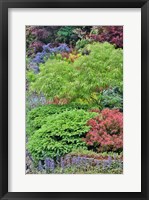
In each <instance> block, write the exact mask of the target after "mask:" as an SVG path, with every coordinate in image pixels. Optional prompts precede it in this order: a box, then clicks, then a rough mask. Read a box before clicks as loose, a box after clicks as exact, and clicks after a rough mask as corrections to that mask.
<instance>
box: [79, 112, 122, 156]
mask: <svg viewBox="0 0 149 200" xmlns="http://www.w3.org/2000/svg"><path fill="white" fill-rule="evenodd" d="M94 112H95V111H94ZM96 112H98V113H99V115H98V116H97V117H95V118H93V119H90V120H89V121H88V123H87V124H88V125H89V126H90V127H91V129H90V131H89V132H88V133H87V134H86V137H85V138H84V139H83V140H84V141H85V142H86V144H87V145H88V146H89V147H90V148H93V149H96V150H97V151H98V152H102V151H119V150H122V148H123V114H122V113H121V112H119V111H118V110H110V109H104V110H102V111H101V112H100V111H97V110H96Z"/></svg>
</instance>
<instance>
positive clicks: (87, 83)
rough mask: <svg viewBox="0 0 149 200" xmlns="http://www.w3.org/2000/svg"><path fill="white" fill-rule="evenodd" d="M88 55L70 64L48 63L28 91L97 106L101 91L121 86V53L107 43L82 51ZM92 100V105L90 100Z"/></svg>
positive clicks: (57, 61) (54, 60)
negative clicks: (85, 51) (79, 100)
mask: <svg viewBox="0 0 149 200" xmlns="http://www.w3.org/2000/svg"><path fill="white" fill-rule="evenodd" d="M85 49H87V51H88V52H90V53H89V55H83V56H81V57H79V58H77V59H76V60H75V61H74V63H68V62H66V61H64V60H56V59H49V60H48V61H47V62H46V63H45V64H42V65H41V66H40V73H39V74H37V75H36V80H35V81H34V82H33V83H32V84H31V87H30V89H31V90H32V91H36V92H38V93H43V94H44V96H45V97H46V98H47V99H53V98H54V97H55V96H56V97H58V98H67V99H68V100H69V102H70V101H75V100H76V99H78V98H79V99H83V100H87V101H88V102H89V104H91V103H95V102H96V103H97V104H99V102H98V95H99V93H100V91H101V88H102V89H104V88H108V87H115V86H117V87H119V88H120V90H121V91H122V86H123V50H122V49H115V48H114V46H113V45H111V44H109V43H106V42H105V43H93V44H89V45H87V46H86V47H85ZM90 99H92V102H91V100H90Z"/></svg>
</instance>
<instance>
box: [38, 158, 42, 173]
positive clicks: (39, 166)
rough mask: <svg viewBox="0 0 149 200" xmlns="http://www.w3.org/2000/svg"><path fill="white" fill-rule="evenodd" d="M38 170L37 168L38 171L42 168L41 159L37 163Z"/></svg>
mask: <svg viewBox="0 0 149 200" xmlns="http://www.w3.org/2000/svg"><path fill="white" fill-rule="evenodd" d="M38 170H39V171H42V170H43V165H42V162H41V160H40V161H39V163H38Z"/></svg>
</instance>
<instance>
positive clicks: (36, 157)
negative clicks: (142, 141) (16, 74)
mask: <svg viewBox="0 0 149 200" xmlns="http://www.w3.org/2000/svg"><path fill="white" fill-rule="evenodd" d="M26 173H27V174H51V173H52V174H98V173H100V174H121V173H123V27H122V26H27V27H26Z"/></svg>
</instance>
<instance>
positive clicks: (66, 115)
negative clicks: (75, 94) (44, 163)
mask: <svg viewBox="0 0 149 200" xmlns="http://www.w3.org/2000/svg"><path fill="white" fill-rule="evenodd" d="M96 115H97V113H92V112H86V111H84V110H72V111H65V112H62V113H60V114H54V115H50V116H48V117H47V118H46V119H45V122H44V123H43V124H42V126H41V127H40V128H39V129H38V130H37V131H35V133H34V134H33V135H32V136H31V137H29V141H28V145H27V147H28V150H29V152H30V153H31V155H32V157H33V159H34V160H35V161H36V160H44V159H45V158H46V157H50V158H56V157H57V156H63V155H64V154H66V153H69V152H71V150H72V149H73V148H78V147H82V148H86V145H85V143H84V142H83V141H82V137H83V136H84V135H85V133H87V132H88V131H89V129H90V127H89V126H87V125H86V124H87V121H88V120H89V119H91V118H92V117H94V116H96ZM36 122H37V121H36ZM37 123H38V122H37Z"/></svg>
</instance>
